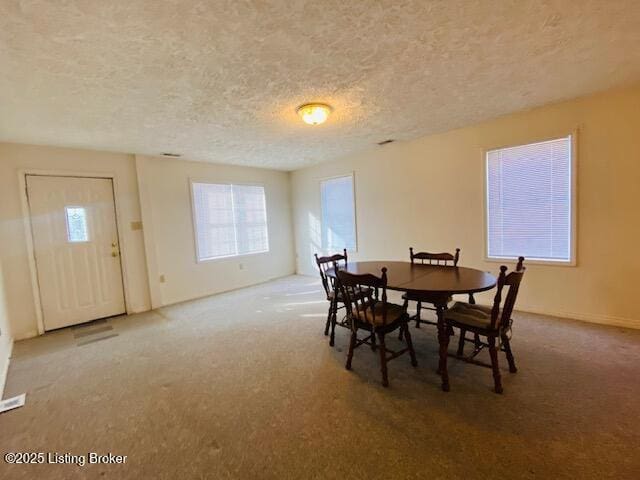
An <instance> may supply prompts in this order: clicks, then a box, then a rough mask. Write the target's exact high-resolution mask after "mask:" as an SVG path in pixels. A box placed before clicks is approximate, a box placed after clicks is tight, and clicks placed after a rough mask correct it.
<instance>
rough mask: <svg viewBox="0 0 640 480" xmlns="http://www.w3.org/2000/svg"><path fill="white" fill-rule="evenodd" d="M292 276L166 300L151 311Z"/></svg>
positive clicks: (281, 276) (272, 278) (287, 275)
mask: <svg viewBox="0 0 640 480" xmlns="http://www.w3.org/2000/svg"><path fill="white" fill-rule="evenodd" d="M293 275H296V274H295V273H287V274H284V275H278V276H275V277H270V278H265V279H264V280H261V281H259V282H256V283H249V284H247V285H241V286H238V287H234V288H229V289H227V290H219V291H212V292H211V293H203V294H202V295H196V296H195V297H188V298H178V299H171V300H168V301H167V302H162V305H159V306H157V307H155V308H152V310H156V309H158V308H163V307H170V306H172V305H177V304H179V303H184V302H190V301H192V300H199V299H201V298H207V297H212V296H214V295H221V294H223V293H229V292H235V291H236V290H242V289H245V288H251V287H257V286H259V285H263V284H265V283H269V282H273V281H275V280H280V279H282V278H287V277H291V276H293Z"/></svg>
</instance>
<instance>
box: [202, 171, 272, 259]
mask: <svg viewBox="0 0 640 480" xmlns="http://www.w3.org/2000/svg"><path fill="white" fill-rule="evenodd" d="M196 183H200V184H205V185H231V186H232V187H233V185H239V186H240V185H241V186H248V187H262V189H263V190H264V212H265V217H266V228H267V249H266V250H262V251H260V252H251V253H236V254H234V255H220V256H219V257H210V258H202V259H201V258H199V257H198V252H199V251H200V246H199V243H198V227H197V222H196V202H195V201H194V191H193V185H194V184H196ZM189 197H190V198H189V200H190V202H191V229H192V232H191V233H192V235H193V241H194V248H195V250H194V257H195V260H196V263H207V262H217V261H221V260H228V259H230V258H240V257H251V256H254V255H264V254H265V253H269V252H270V251H271V239H270V237H269V230H270V229H269V213H268V207H267V205H268V203H267V187H266V185H265V184H264V183H259V182H230V181H215V180H208V179H207V180H204V179H199V178H189ZM236 235H237V232H236ZM236 248H237V245H236Z"/></svg>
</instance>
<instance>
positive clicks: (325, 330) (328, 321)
mask: <svg viewBox="0 0 640 480" xmlns="http://www.w3.org/2000/svg"><path fill="white" fill-rule="evenodd" d="M332 315H333V302H331V303H329V313H328V314H327V323H326V324H325V326H324V335H325V337H326V336H327V335H329V327H330V326H331V316H332Z"/></svg>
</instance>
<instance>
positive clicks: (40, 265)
mask: <svg viewBox="0 0 640 480" xmlns="http://www.w3.org/2000/svg"><path fill="white" fill-rule="evenodd" d="M27 196H28V199H29V209H30V214H31V231H32V233H33V244H34V250H35V257H36V268H37V271H38V286H39V288H40V301H41V304H42V313H43V320H44V328H45V330H52V329H54V328H61V327H66V326H68V325H74V324H77V323H82V322H88V321H90V320H95V319H97V318H103V317H109V316H112V315H119V314H122V313H125V310H126V309H125V304H124V292H123V288H122V270H121V265H120V249H119V244H118V230H117V225H116V214H115V205H114V200H113V182H112V180H111V179H107V178H83V177H54V176H42V175H27Z"/></svg>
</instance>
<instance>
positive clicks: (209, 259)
mask: <svg viewBox="0 0 640 480" xmlns="http://www.w3.org/2000/svg"><path fill="white" fill-rule="evenodd" d="M265 253H269V250H263V251H261V252H251V253H241V254H238V255H225V256H222V257H212V258H203V259H199V258H197V259H196V263H209V262H218V261H222V260H230V259H232V258H245V257H253V256H255V255H262V254H265Z"/></svg>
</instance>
